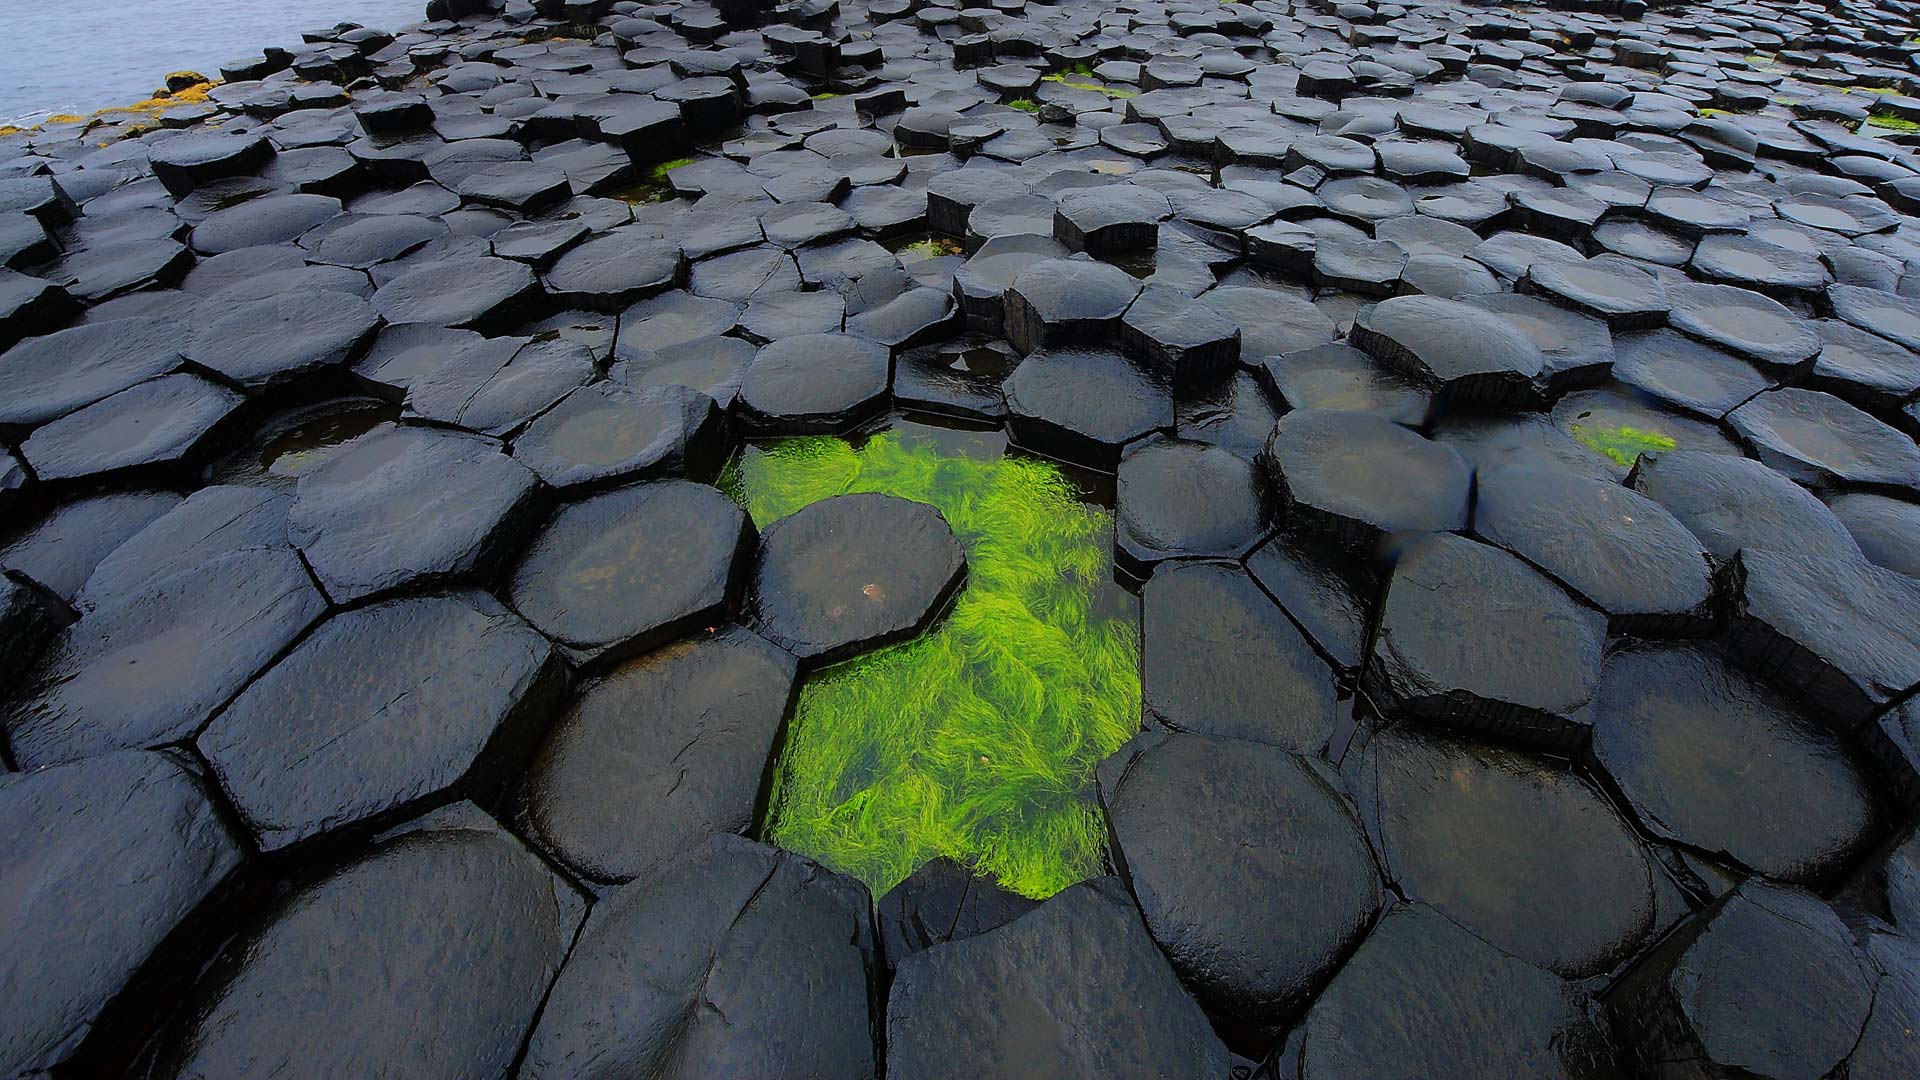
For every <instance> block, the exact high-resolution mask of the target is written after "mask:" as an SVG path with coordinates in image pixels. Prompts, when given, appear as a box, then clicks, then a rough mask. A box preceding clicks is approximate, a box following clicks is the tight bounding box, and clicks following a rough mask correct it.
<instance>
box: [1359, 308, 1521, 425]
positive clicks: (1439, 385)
mask: <svg viewBox="0 0 1920 1080" xmlns="http://www.w3.org/2000/svg"><path fill="white" fill-rule="evenodd" d="M1353 344H1354V345H1356V346H1358V347H1359V348H1361V349H1364V350H1366V351H1367V352H1368V353H1370V354H1372V355H1373V356H1375V357H1377V358H1378V359H1379V360H1380V361H1381V362H1382V363H1385V364H1387V365H1388V366H1390V367H1392V368H1394V369H1396V370H1398V371H1401V372H1403V373H1405V374H1407V375H1410V376H1413V377H1415V378H1418V379H1421V380H1423V381H1425V382H1428V383H1430V384H1432V385H1433V386H1434V387H1435V388H1436V389H1437V391H1438V392H1439V393H1440V394H1441V395H1442V396H1443V397H1444V398H1446V400H1447V401H1449V402H1451V403H1453V404H1478V405H1492V406H1498V407H1512V406H1524V405H1526V404H1528V403H1529V402H1531V401H1532V399H1533V395H1534V389H1533V387H1534V382H1535V380H1536V379H1538V378H1539V377H1540V374H1541V371H1542V369H1543V368H1544V366H1545V363H1546V361H1545V358H1544V357H1542V356H1541V353H1540V347H1539V346H1537V345H1535V344H1534V343H1533V342H1532V341H1531V340H1529V339H1528V338H1527V336H1526V335H1525V334H1523V333H1521V332H1520V331H1519V330H1518V329H1517V328H1516V327H1514V325H1513V324H1512V323H1510V322H1508V321H1506V320H1505V319H1502V318H1500V317H1499V316H1497V315H1495V314H1493V313H1491V312H1487V311H1482V310H1480V309H1479V308H1476V307H1473V306H1471V305H1468V304H1464V303H1461V302H1460V301H1457V300H1443V299H1441V298H1439V297H1436V296H1396V297H1394V298H1392V299H1390V300H1383V301H1381V302H1380V303H1378V304H1376V305H1374V306H1373V307H1372V308H1370V309H1369V310H1368V311H1366V312H1365V313H1363V314H1362V315H1361V316H1360V317H1359V318H1358V319H1356V320H1355V321H1354V324H1353Z"/></svg>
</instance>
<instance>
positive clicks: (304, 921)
mask: <svg viewBox="0 0 1920 1080" xmlns="http://www.w3.org/2000/svg"><path fill="white" fill-rule="evenodd" d="M583 907H584V904H583V903H582V901H581V899H580V897H579V896H578V894H576V893H574V892H573V891H572V890H571V888H570V887H569V886H568V885H567V884H566V883H565V882H563V881H562V880H561V879H560V878H558V877H557V876H555V875H554V874H553V872H552V871H550V870H548V869H547V867H546V865H545V864H543V863H542V862H541V861H540V860H539V859H538V858H537V857H535V856H534V855H533V854H532V853H530V852H528V851H527V850H526V849H525V848H524V847H522V846H521V845H520V843H519V842H518V841H517V840H515V839H514V838H513V837H512V836H510V835H508V834H507V833H506V832H505V831H504V830H502V829H500V828H499V827H498V826H497V825H495V824H493V822H492V821H491V820H489V819H488V818H486V816H485V815H484V814H482V813H481V812H480V811H479V810H478V809H476V808H474V807H473V806H472V804H459V805H457V806H454V807H449V808H448V809H447V810H446V811H444V812H442V813H441V814H438V815H434V816H432V817H429V818H427V819H426V820H425V821H424V822H423V824H422V825H421V826H420V827H419V828H417V829H414V830H413V831H409V832H406V833H404V834H402V835H400V836H398V837H396V838H394V839H391V840H389V841H387V842H385V843H382V844H380V845H378V846H376V847H374V848H373V849H372V850H371V851H369V852H368V853H366V854H365V855H363V856H361V857H360V858H358V859H356V860H354V861H352V862H350V863H347V864H346V865H344V866H341V867H339V868H338V869H335V870H332V871H331V872H329V873H327V874H326V875H325V876H323V877H320V878H318V879H317V880H314V881H312V882H310V883H308V884H306V885H305V886H304V887H303V888H301V889H299V890H298V891H297V892H294V893H293V894H292V895H290V896H288V897H287V898H286V899H285V900H283V901H281V902H280V903H279V904H277V905H276V907H275V908H274V910H273V911H272V912H271V914H270V915H269V916H268V917H267V919H266V920H265V921H264V922H263V923H262V924H260V925H259V926H257V927H254V928H251V929H249V930H248V931H247V932H245V933H244V934H242V935H241V937H240V938H239V939H238V940H236V941H235V942H234V943H233V944H231V945H230V946H228V949H227V953H226V956H225V957H224V959H223V961H222V962H220V963H218V964H216V965H215V967H214V969H213V970H212V971H211V972H210V973H209V977H208V979H207V982H206V984H205V986H204V988H203V989H202V990H201V991H200V992H199V993H198V994H197V995H196V999H195V1002H194V1005H193V1009H192V1012H191V1015H190V1016H189V1018H188V1019H187V1021H186V1023H185V1024H184V1025H183V1030H182V1032H181V1034H180V1036H179V1038H178V1039H177V1040H176V1041H175V1042H173V1044H172V1045H170V1046H169V1047H168V1048H167V1049H166V1050H165V1051H163V1053H162V1058H161V1060H162V1062H163V1065H162V1067H161V1068H160V1069H159V1070H157V1072H158V1075H163V1076H172V1077H189V1076H260V1075H267V1074H272V1073H293V1072H300V1071H305V1070H318V1071H323V1072H327V1073H330V1074H338V1075H363V1074H366V1073H369V1072H375V1073H377V1072H379V1071H381V1070H383V1069H390V1070H398V1071H402V1072H405V1073H407V1074H409V1075H415V1076H447V1075H463V1076H503V1075H506V1074H507V1073H508V1072H509V1071H510V1070H511V1068H512V1065H513V1062H514V1059H515V1056H516V1055H517V1054H518V1053H519V1052H520V1047H521V1043H522V1041H523V1040H524V1039H525V1038H526V1034H527V1031H528V1029H529V1028H530V1027H531V1026H532V1025H533V1020H534V1014H535V1012H536V1011H537V1010H538V1009H539V1007H540V1002H541V998H542V996H543V995H544V994H545V993H546V992H547V988H548V986H549V985H550V984H551V983H552V982H553V977H554V975H555V973H556V972H558V971H559V970H560V964H561V960H562V958H563V957H564V956H565V955H566V952H567V947H568V946H569V945H570V944H571V943H572V941H573V936H574V930H575V928H576V927H577V926H578V925H579V923H580V918H581V915H582V909H583ZM316 971H324V972H326V973H327V977H325V978H316V977H315V976H314V974H313V973H314V972H316ZM394 972H407V973H408V977H406V978H396V977H394V976H393V973H394ZM341 1025H351V1026H353V1027H354V1028H356V1029H361V1030H360V1035H359V1036H358V1037H356V1038H352V1039H342V1038H339V1037H338V1036H339V1033H340V1030H341Z"/></svg>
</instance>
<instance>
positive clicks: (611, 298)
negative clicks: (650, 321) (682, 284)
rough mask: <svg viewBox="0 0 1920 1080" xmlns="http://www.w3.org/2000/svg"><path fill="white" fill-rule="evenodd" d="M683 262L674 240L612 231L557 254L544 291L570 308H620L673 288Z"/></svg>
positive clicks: (641, 232) (638, 232)
mask: <svg viewBox="0 0 1920 1080" xmlns="http://www.w3.org/2000/svg"><path fill="white" fill-rule="evenodd" d="M682 266H683V264H682V259H681V255H680V246H679V245H678V244H677V243H674V242H673V241H671V240H663V239H660V238H659V237H656V236H650V235H648V232H647V230H645V229H641V228H637V227H635V228H629V229H615V230H614V231H612V232H610V233H607V234H606V235H605V236H599V237H595V238H594V239H592V240H589V241H587V242H586V243H584V244H581V245H580V246H579V247H576V248H574V249H573V250H571V251H569V252H567V253H566V254H565V255H562V256H560V261H559V262H556V263H554V264H553V269H551V270H549V271H547V275H546V280H547V291H549V292H551V293H552V294H553V295H554V296H555V297H557V298H558V299H559V300H560V301H561V302H563V303H565V304H567V305H569V306H573V307H583V308H588V309H590V310H593V311H619V310H621V309H623V308H626V307H629V306H631V305H632V304H633V303H635V302H636V301H638V300H641V299H644V298H645V297H648V296H652V295H653V294H655V293H658V292H661V291H663V290H665V289H669V288H672V287H673V284H674V282H676V281H677V280H679V278H680V274H681V270H682Z"/></svg>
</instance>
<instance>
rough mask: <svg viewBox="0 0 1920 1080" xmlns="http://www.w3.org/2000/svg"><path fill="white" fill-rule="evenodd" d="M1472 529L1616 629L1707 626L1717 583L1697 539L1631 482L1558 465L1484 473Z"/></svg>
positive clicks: (1653, 631) (1676, 630)
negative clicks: (1595, 610) (1622, 482)
mask: <svg viewBox="0 0 1920 1080" xmlns="http://www.w3.org/2000/svg"><path fill="white" fill-rule="evenodd" d="M1475 491H1476V501H1475V504H1474V512H1473V531H1474V532H1475V533H1477V534H1478V535H1479V536H1481V537H1482V538H1484V539H1486V540H1487V541H1488V542H1490V543H1494V544H1498V545H1500V546H1501V547H1503V548H1506V549H1507V550H1508V551H1511V552H1513V553H1514V554H1516V555H1518V556H1520V557H1521V558H1523V559H1525V560H1526V561H1527V562H1529V563H1531V564H1533V565H1534V566H1537V567H1539V568H1540V569H1542V570H1544V571H1546V572H1547V573H1548V574H1551V575H1552V576H1553V577H1554V578H1555V579H1556V580H1558V581H1560V582H1561V583H1562V584H1564V585H1566V586H1567V587H1568V588H1570V589H1572V590H1574V591H1575V592H1576V593H1578V594H1580V595H1581V596H1583V597H1585V598H1586V599H1587V601H1588V602H1589V603H1591V604H1592V605H1593V606H1595V607H1597V608H1599V609H1600V610H1601V611H1604V612H1606V614H1607V621H1608V627H1609V629H1611V630H1612V631H1613V632H1615V633H1633V634H1642V635H1661V634H1688V633H1700V632H1705V631H1706V630H1708V629H1710V628H1711V624H1712V616H1713V612H1712V611H1711V604H1712V600H1713V581H1712V578H1711V574H1710V571H1709V568H1708V565H1707V558H1706V552H1705V550H1703V549H1702V547H1701V544H1700V541H1699V540H1696V539H1695V538H1694V536H1693V534H1692V533H1690V532H1688V531H1687V528H1686V526H1684V525H1682V524H1681V523H1680V522H1679V521H1678V520H1676V519H1675V518H1674V516H1673V515H1672V514H1670V513H1668V512H1667V511H1666V510H1665V509H1663V508H1662V507H1661V505H1660V504H1659V503H1657V502H1655V501H1654V500H1652V499H1650V498H1648V497H1647V496H1645V495H1642V494H1640V493H1638V492H1636V491H1634V490H1632V489H1631V488H1628V487H1623V486H1621V485H1619V484H1613V483H1608V482H1607V481H1604V480H1591V479H1587V478H1585V477H1580V476H1574V475H1572V474H1571V473H1568V472H1566V471H1565V470H1562V469H1552V468H1537V467H1517V468H1505V469H1495V470H1491V471H1485V472H1482V473H1480V474H1479V475H1478V479H1477V483H1476V485H1475Z"/></svg>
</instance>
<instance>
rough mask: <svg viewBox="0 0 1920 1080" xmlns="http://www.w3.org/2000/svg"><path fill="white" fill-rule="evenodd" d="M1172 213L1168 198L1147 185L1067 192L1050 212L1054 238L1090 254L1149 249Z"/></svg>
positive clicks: (1072, 249)
mask: <svg viewBox="0 0 1920 1080" xmlns="http://www.w3.org/2000/svg"><path fill="white" fill-rule="evenodd" d="M1172 212H1173V210H1172V207H1171V206H1170V205H1169V204H1168V202H1167V197H1166V196H1165V195H1163V194H1161V193H1160V192H1158V191H1154V190H1152V189H1150V188H1143V187H1134V186H1132V185H1124V184H1116V185H1114V186H1111V187H1102V188H1089V189H1087V190H1085V191H1073V192H1068V193H1067V194H1066V195H1064V196H1062V197H1061V199H1060V204H1059V209H1057V210H1055V211H1054V213H1053V238H1054V239H1055V240H1058V241H1060V243H1062V244H1064V245H1066V247H1067V249H1068V250H1069V251H1084V252H1087V253H1088V254H1090V255H1113V254H1118V253H1120V252H1123V251H1136V250H1140V249H1142V248H1151V247H1153V246H1154V244H1155V242H1156V240H1157V239H1158V237H1159V233H1160V228H1159V226H1160V222H1161V221H1163V220H1165V219H1166V218H1167V217H1168V216H1169V215H1170V214H1171V213H1172Z"/></svg>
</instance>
